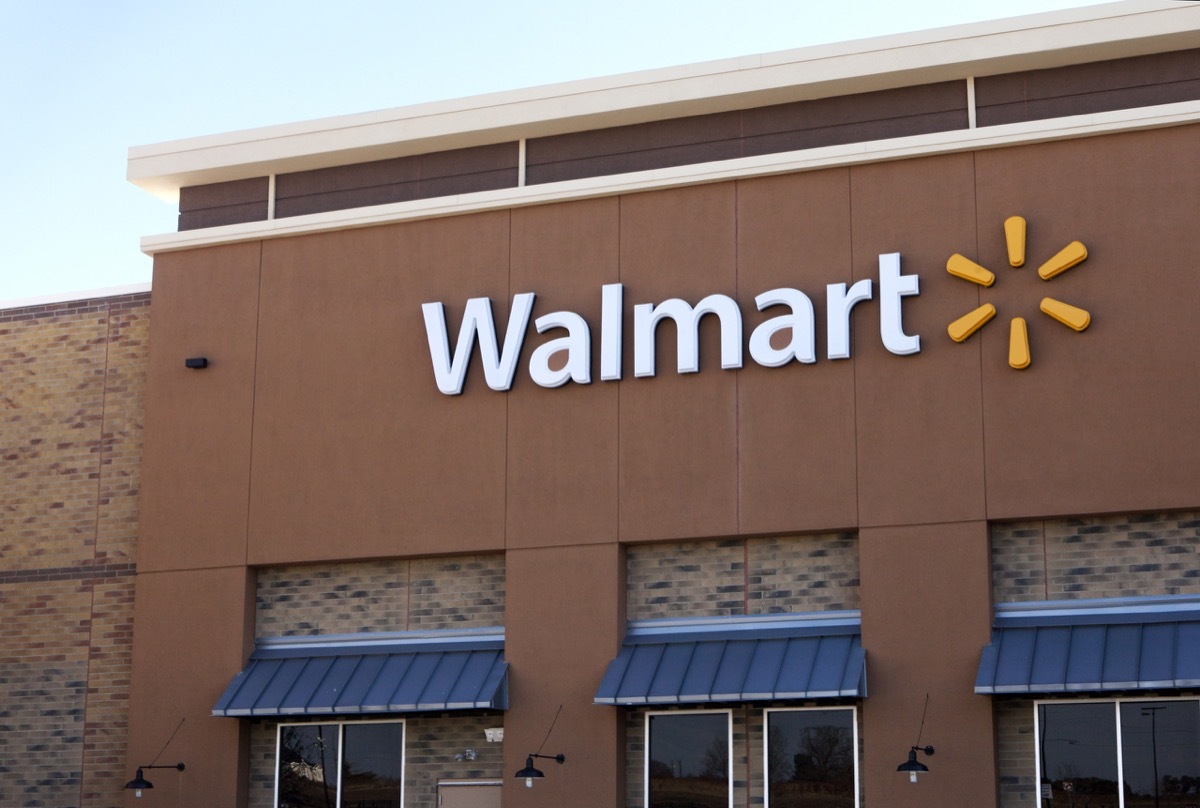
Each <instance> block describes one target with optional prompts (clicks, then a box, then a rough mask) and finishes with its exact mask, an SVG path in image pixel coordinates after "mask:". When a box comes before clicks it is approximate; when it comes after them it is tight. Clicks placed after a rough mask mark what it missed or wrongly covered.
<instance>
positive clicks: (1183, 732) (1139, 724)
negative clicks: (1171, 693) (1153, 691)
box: [1121, 701, 1200, 808]
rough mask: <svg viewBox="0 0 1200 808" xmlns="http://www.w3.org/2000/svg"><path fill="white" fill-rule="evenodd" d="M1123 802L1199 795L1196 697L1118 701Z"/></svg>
mask: <svg viewBox="0 0 1200 808" xmlns="http://www.w3.org/2000/svg"><path fill="white" fill-rule="evenodd" d="M1121 756H1122V757H1121V760H1122V763H1123V766H1122V773H1123V775H1124V777H1125V806H1126V808H1143V806H1145V808H1151V806H1159V808H1161V807H1162V806H1168V805H1170V806H1177V805H1194V804H1195V803H1196V802H1198V801H1200V796H1198V792H1200V702H1196V701H1136V702H1125V703H1124V704H1122V705H1121Z"/></svg>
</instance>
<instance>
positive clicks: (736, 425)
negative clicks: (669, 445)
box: [733, 182, 748, 613]
mask: <svg viewBox="0 0 1200 808" xmlns="http://www.w3.org/2000/svg"><path fill="white" fill-rule="evenodd" d="M741 188H742V184H741V183H740V182H734V183H733V295H734V298H735V299H738V300H740V299H741V292H742V267H741V258H742V253H741V246H742V245H741V230H740V225H741ZM743 366H744V365H743ZM742 370H743V369H742V368H738V369H737V370H736V371H734V374H733V529H734V530H735V531H736V532H737V533H739V534H740V533H741V532H742V384H741V381H742ZM747 613H748V612H747Z"/></svg>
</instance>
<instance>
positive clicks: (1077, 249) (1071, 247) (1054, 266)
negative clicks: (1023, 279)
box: [1038, 241, 1087, 281]
mask: <svg viewBox="0 0 1200 808" xmlns="http://www.w3.org/2000/svg"><path fill="white" fill-rule="evenodd" d="M1085 258H1087V247H1085V246H1083V243H1082V242H1079V241H1072V242H1071V243H1070V244H1068V245H1067V246H1065V247H1063V248H1062V249H1061V250H1059V251H1058V254H1057V255H1055V256H1054V257H1053V258H1051V259H1050V260H1049V261H1047V262H1046V263H1044V264H1042V265H1041V267H1039V268H1038V276H1039V277H1040V278H1041V279H1042V280H1044V281H1048V280H1050V279H1051V278H1054V277H1057V276H1058V275H1061V274H1063V273H1064V272H1066V271H1067V270H1068V269H1070V268H1071V267H1073V266H1075V265H1076V264H1078V263H1081V262H1082V261H1083V259H1085Z"/></svg>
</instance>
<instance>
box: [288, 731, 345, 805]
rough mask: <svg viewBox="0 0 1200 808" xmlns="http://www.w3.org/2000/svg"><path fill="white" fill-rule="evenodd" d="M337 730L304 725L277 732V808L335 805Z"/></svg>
mask: <svg viewBox="0 0 1200 808" xmlns="http://www.w3.org/2000/svg"><path fill="white" fill-rule="evenodd" d="M337 761H338V727H337V725H336V724H304V725H301V726H291V727H280V728H279V770H278V772H277V774H276V776H277V777H278V783H279V803H278V806H279V808H333V807H334V806H336V805H337V788H338V768H337Z"/></svg>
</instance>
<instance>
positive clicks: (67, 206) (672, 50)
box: [0, 0, 1089, 305]
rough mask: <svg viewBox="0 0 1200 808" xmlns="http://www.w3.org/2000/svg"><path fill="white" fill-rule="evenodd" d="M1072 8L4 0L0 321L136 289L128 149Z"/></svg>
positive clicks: (171, 213) (162, 208) (141, 217)
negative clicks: (24, 306) (18, 311)
mask: <svg viewBox="0 0 1200 808" xmlns="http://www.w3.org/2000/svg"><path fill="white" fill-rule="evenodd" d="M1088 4H1089V3H1088V2H1087V0H1007V2H1004V3H998V2H981V1H980V0H953V1H952V0H911V1H910V2H909V3H897V2H895V0H887V1H886V2H885V0H835V1H834V2H810V0H804V1H803V2H801V0H792V1H791V2H783V1H782V0H777V1H775V2H769V1H768V0H738V2H736V3H735V2H733V0H725V1H724V2H715V1H714V0H688V1H687V2H685V1H684V0H657V1H656V0H636V2H635V1H634V0H605V2H596V3H585V2H570V1H569V0H557V2H550V1H543V2H535V1H534V0H508V1H507V2H503V3H499V2H482V1H472V0H423V1H422V2H415V1H413V0H391V2H384V0H341V2H339V3H336V4H335V3H332V2H329V0H322V2H310V0H292V1H291V2H283V1H282V0H259V1H257V2H256V0H205V2H195V1H194V0H193V1H192V2H173V1H172V0H104V1H102V0H0V111H2V112H0V121H3V125H2V126H0V146H2V147H3V153H4V155H5V159H4V160H3V161H0V187H3V188H4V194H5V198H6V200H7V202H6V204H5V205H4V216H3V217H2V219H0V240H2V242H3V253H2V255H3V258H0V305H4V304H5V303H7V302H11V301H14V300H21V299H24V298H29V297H36V296H42V295H52V294H61V293H67V292H75V291H81V290H91V289H100V288H106V287H112V286H120V285H125V284H135V283H146V282H149V280H150V264H151V262H150V259H149V258H148V257H146V256H144V255H142V254H141V252H140V251H139V249H138V239H139V238H140V237H141V236H143V235H151V234H156V233H165V232H170V231H173V230H174V229H175V214H176V211H175V209H174V207H173V206H172V205H170V204H168V203H166V202H163V201H161V200H159V199H157V198H155V197H152V196H150V195H149V194H147V193H145V192H143V191H141V190H139V189H137V188H135V187H134V186H133V185H131V184H129V183H128V182H126V180H125V160H126V152H127V149H128V148H129V147H130V146H138V145H145V144H150V143H158V142H161V141H165V140H175V139H178V138H185V137H194V136H198V135H208V134H214V133H218V132H227V131H231V130H235V129H246V128H250V127H256V126H266V125H271V124H279V123H288V122H291V121H300V120H308V119H312V118H321V117H326V116H330V115H341V114H347V113H354V112H365V111H369V110H375V109H385V108H389V107H397V106H404V105H406V104H413V103H418V102H423V101H433V100H438V99H446V98H457V97H461V96H467V95H476V94H479V93H486V92H494V91H499V90H510V89H516V88H520V87H530V86H535V85H540V84H551V83H554V82H559V81H569V80H573V79H582V78H590V77H594V76H604V75H610V74H613V73H625V72H629V71H633V70H644V69H648V68H655V67H666V66H669V65H677V64H686V63H690V62H699V61H706V60H710V59H722V58H727V57H731V56H742V55H746V54H751V53H763V52H767V51H775V50H785V49H789V48H797V47H803V46H806V45H815V44H821V43H827V42H840V41H845V40H849V39H860V38H863V37H869V36H878V35H884V34H892V33H899V32H902V31H914V30H919V29H924V28H934V27H940V26H943V25H953V24H957V23H963V22H973V21H978V20H986V19H992V18H995V17H999V16H1014V15H1019V14H1030V13H1035V12H1039V11H1050V10H1053V9H1059V8H1067V7H1072V6H1081V5H1088Z"/></svg>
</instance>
